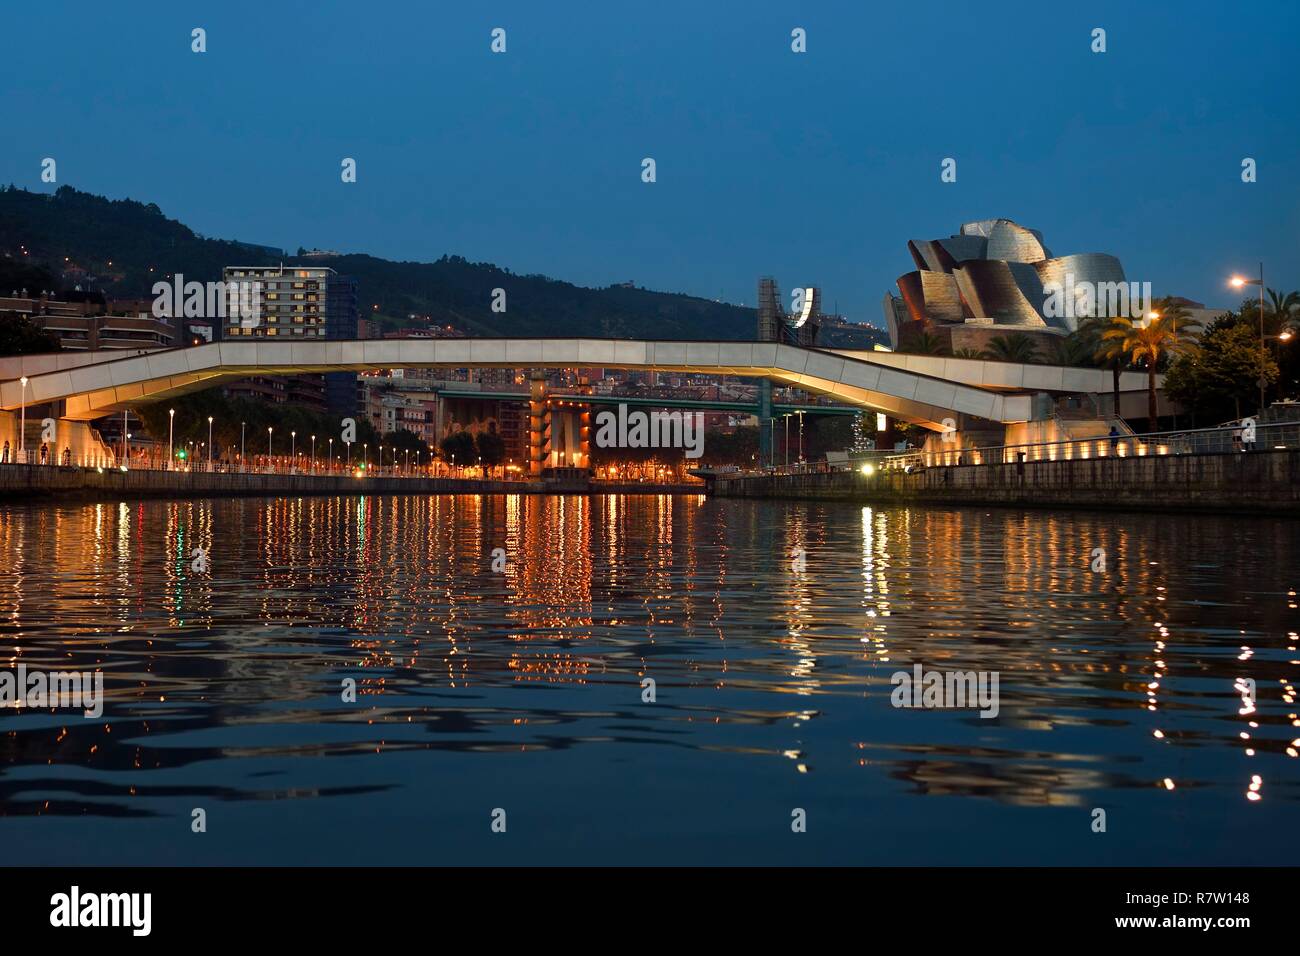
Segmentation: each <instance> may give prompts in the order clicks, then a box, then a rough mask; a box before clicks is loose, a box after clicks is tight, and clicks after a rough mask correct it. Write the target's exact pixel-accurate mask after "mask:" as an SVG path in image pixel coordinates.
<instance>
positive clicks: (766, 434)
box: [758, 378, 773, 465]
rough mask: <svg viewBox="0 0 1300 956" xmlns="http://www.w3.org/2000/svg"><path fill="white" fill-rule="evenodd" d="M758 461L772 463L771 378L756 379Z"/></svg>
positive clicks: (765, 463)
mask: <svg viewBox="0 0 1300 956" xmlns="http://www.w3.org/2000/svg"><path fill="white" fill-rule="evenodd" d="M758 461H759V464H761V465H770V464H772V463H773V462H772V380H771V379H767V378H760V379H759V380H758Z"/></svg>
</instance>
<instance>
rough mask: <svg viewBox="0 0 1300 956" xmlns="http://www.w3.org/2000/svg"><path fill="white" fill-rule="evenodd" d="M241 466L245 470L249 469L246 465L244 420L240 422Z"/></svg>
mask: <svg viewBox="0 0 1300 956" xmlns="http://www.w3.org/2000/svg"><path fill="white" fill-rule="evenodd" d="M239 467H240V469H241V470H243V471H247V470H248V469H247V466H245V464H244V423H243V422H240V423H239Z"/></svg>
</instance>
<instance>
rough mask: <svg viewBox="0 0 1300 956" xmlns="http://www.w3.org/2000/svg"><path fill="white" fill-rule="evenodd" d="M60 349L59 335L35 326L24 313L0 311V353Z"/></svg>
mask: <svg viewBox="0 0 1300 956" xmlns="http://www.w3.org/2000/svg"><path fill="white" fill-rule="evenodd" d="M60 349H62V346H61V345H60V344H59V337H58V336H57V335H55V334H54V333H53V332H47V331H45V330H44V329H42V328H39V327H37V326H36V324H35V323H33V322H32V321H31V320H30V319H28V318H27V317H26V316H25V315H20V314H18V313H17V312H0V355H38V354H40V353H41V352H58V351H60Z"/></svg>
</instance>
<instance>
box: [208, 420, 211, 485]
mask: <svg viewBox="0 0 1300 956" xmlns="http://www.w3.org/2000/svg"><path fill="white" fill-rule="evenodd" d="M211 470H212V416H211V415H209V416H208V471H211Z"/></svg>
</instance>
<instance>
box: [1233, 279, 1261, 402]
mask: <svg viewBox="0 0 1300 956" xmlns="http://www.w3.org/2000/svg"><path fill="white" fill-rule="evenodd" d="M1228 284H1229V285H1230V286H1232V287H1233V288H1234V289H1240V288H1242V287H1243V286H1248V285H1257V286H1259V413H1260V414H1261V415H1263V414H1264V389H1265V387H1266V386H1267V385H1268V381H1267V380H1266V379H1265V378H1264V363H1265V362H1266V361H1268V352H1267V351H1266V346H1265V345H1264V263H1262V262H1261V263H1260V264H1259V278H1258V279H1247V278H1245V277H1243V276H1233V277H1232V278H1231V279H1229V280H1228Z"/></svg>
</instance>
